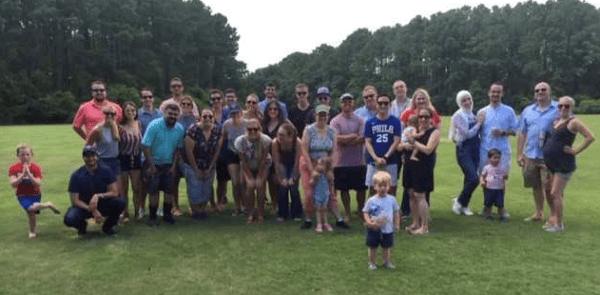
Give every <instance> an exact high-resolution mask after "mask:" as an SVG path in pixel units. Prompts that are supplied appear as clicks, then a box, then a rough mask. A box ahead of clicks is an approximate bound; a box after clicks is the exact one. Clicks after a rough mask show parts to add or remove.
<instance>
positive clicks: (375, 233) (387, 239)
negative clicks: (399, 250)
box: [366, 228, 394, 248]
mask: <svg viewBox="0 0 600 295" xmlns="http://www.w3.org/2000/svg"><path fill="white" fill-rule="evenodd" d="M366 244H367V247H369V248H377V247H378V246H379V245H381V248H391V247H392V246H394V233H389V234H384V233H381V231H380V230H373V229H370V228H367V242H366Z"/></svg>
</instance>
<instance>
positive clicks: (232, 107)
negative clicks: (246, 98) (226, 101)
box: [229, 102, 242, 115]
mask: <svg viewBox="0 0 600 295" xmlns="http://www.w3.org/2000/svg"><path fill="white" fill-rule="evenodd" d="M241 111H242V108H241V107H240V105H239V104H237V102H234V103H232V104H231V105H229V115H231V114H233V113H239V112H241Z"/></svg>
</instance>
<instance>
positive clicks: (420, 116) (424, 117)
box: [419, 115, 431, 119]
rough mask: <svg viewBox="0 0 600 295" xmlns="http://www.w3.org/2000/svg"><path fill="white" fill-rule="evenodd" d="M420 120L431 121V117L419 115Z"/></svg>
mask: <svg viewBox="0 0 600 295" xmlns="http://www.w3.org/2000/svg"><path fill="white" fill-rule="evenodd" d="M419 119H431V116H425V115H419Z"/></svg>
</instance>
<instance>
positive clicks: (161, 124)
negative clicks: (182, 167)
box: [142, 102, 184, 225]
mask: <svg viewBox="0 0 600 295" xmlns="http://www.w3.org/2000/svg"><path fill="white" fill-rule="evenodd" d="M179 109H180V108H179V105H177V104H176V103H175V102H172V103H168V104H167V105H166V106H165V111H164V115H163V117H162V118H159V119H156V120H154V121H152V122H151V123H150V125H148V129H147V130H146V134H144V138H143V139H142V148H143V150H144V160H143V162H144V163H143V167H144V168H143V172H144V173H145V175H144V177H145V178H146V181H147V183H148V193H149V194H150V206H149V208H150V219H149V224H150V225H158V223H157V219H156V211H157V210H158V197H159V190H162V191H163V192H164V203H163V214H164V216H163V221H165V222H167V223H170V224H174V223H175V220H174V219H173V214H172V212H171V209H172V199H173V182H174V181H173V177H174V176H175V169H176V163H177V160H178V158H179V152H178V149H179V148H182V147H183V144H182V142H183V134H184V130H183V126H181V124H179V123H177V117H178V116H179Z"/></svg>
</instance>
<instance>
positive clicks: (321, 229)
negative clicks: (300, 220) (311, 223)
mask: <svg viewBox="0 0 600 295" xmlns="http://www.w3.org/2000/svg"><path fill="white" fill-rule="evenodd" d="M315 232H317V233H322V232H323V226H322V225H320V224H317V226H315Z"/></svg>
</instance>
